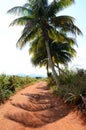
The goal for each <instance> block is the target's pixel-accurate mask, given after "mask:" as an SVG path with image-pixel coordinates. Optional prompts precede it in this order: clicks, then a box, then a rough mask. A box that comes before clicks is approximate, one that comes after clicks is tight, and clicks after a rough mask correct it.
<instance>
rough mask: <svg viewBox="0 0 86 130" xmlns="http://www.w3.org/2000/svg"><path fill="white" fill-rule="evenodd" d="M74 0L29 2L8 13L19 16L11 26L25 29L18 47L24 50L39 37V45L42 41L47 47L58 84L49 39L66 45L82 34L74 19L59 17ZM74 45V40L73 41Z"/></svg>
mask: <svg viewBox="0 0 86 130" xmlns="http://www.w3.org/2000/svg"><path fill="white" fill-rule="evenodd" d="M73 3H74V0H53V1H52V2H51V3H49V2H48V0H27V3H26V4H24V5H23V6H17V7H14V8H12V9H10V10H9V11H8V13H13V14H17V15H18V16H19V15H20V17H18V18H17V19H15V20H14V21H13V22H12V23H11V26H13V25H22V26H24V29H23V31H22V34H21V36H20V38H19V40H18V42H17V46H18V47H19V48H22V47H24V46H25V45H26V43H29V44H30V42H32V41H34V40H35V39H36V38H37V37H39V40H38V44H39V42H40V41H41V44H43V45H44V46H45V47H46V52H47V57H48V62H49V65H50V68H51V70H52V74H53V78H54V80H55V82H56V84H58V80H57V73H56V71H55V67H54V60H53V59H52V56H51V52H50V47H49V39H51V40H52V42H53V43H64V42H68V40H69V39H70V38H69V36H70V34H73V35H71V36H72V38H75V36H76V34H78V35H79V34H81V31H80V29H79V28H78V27H77V26H75V25H74V18H73V17H71V16H66V15H65V16H57V14H58V13H59V12H60V11H62V10H63V9H64V8H66V7H68V6H70V5H72V4H73ZM71 44H72V40H71Z"/></svg>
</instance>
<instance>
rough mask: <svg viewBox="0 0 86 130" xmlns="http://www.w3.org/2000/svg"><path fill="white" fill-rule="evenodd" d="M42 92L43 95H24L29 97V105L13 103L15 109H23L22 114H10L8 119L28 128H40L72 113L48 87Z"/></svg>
mask: <svg viewBox="0 0 86 130" xmlns="http://www.w3.org/2000/svg"><path fill="white" fill-rule="evenodd" d="M37 89H39V88H37ZM40 90H41V91H42V92H43V94H42V92H41V93H39V94H31V93H24V94H22V96H27V98H28V103H27V104H25V103H22V104H19V103H11V104H12V105H13V106H14V107H17V108H20V109H22V112H17V113H13V114H10V113H8V114H7V115H6V118H8V119H10V120H13V121H15V122H18V123H21V124H22V125H24V126H26V127H33V128H38V127H41V126H43V125H46V124H48V123H52V122H55V121H57V120H60V119H61V118H63V117H64V116H66V115H67V114H68V113H69V112H70V111H71V109H70V107H68V106H67V105H66V104H64V103H63V101H62V100H61V99H60V98H58V97H56V96H55V95H53V94H52V93H50V91H49V90H48V89H47V87H46V89H45V87H44V88H43V87H42V89H40ZM45 90H46V91H45Z"/></svg>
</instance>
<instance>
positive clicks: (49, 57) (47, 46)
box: [45, 41, 58, 86]
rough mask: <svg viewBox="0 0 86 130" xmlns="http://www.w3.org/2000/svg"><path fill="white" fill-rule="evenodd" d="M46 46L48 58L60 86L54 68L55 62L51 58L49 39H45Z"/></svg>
mask: <svg viewBox="0 0 86 130" xmlns="http://www.w3.org/2000/svg"><path fill="white" fill-rule="evenodd" d="M45 46H46V51H47V55H48V60H49V64H50V67H51V69H52V73H53V78H54V80H55V82H56V85H57V86H58V79H57V73H56V71H55V69H54V64H53V62H52V58H51V53H50V48H49V43H48V41H45Z"/></svg>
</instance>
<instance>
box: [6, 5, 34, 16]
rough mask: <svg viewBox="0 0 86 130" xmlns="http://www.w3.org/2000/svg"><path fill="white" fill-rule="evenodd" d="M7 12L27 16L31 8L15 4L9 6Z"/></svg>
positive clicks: (30, 12)
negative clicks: (11, 6) (14, 5)
mask: <svg viewBox="0 0 86 130" xmlns="http://www.w3.org/2000/svg"><path fill="white" fill-rule="evenodd" d="M7 13H10V14H15V15H23V16H28V15H30V14H32V10H30V9H28V8H26V7H23V6H16V7H13V8H11V9H10V10H8V11H7Z"/></svg>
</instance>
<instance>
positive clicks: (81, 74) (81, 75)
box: [51, 69, 86, 109]
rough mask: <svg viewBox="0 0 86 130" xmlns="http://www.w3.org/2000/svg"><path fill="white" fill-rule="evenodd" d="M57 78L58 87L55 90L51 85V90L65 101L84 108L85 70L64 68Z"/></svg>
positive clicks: (85, 90)
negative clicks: (63, 71)
mask: <svg viewBox="0 0 86 130" xmlns="http://www.w3.org/2000/svg"><path fill="white" fill-rule="evenodd" d="M58 79H59V88H58V89H57V90H56V89H55V87H53V86H54V85H53V86H52V90H53V91H54V92H55V93H56V94H57V95H59V96H61V97H62V98H63V99H64V102H65V103H66V102H67V103H71V104H73V105H77V106H78V107H79V108H81V109H82V108H84V109H86V70H83V69H77V71H76V72H74V71H72V70H65V73H61V75H59V77H58ZM51 81H52V80H51Z"/></svg>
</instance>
